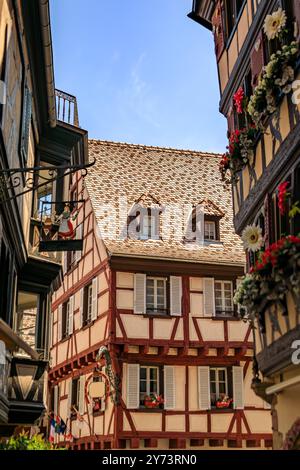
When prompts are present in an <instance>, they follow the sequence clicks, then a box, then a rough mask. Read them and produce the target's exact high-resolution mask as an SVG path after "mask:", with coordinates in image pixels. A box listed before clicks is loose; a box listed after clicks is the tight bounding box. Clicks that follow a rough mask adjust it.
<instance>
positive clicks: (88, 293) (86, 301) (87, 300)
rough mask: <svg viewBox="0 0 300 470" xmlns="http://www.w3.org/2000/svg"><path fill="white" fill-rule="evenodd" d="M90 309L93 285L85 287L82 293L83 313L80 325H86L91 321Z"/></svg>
mask: <svg viewBox="0 0 300 470" xmlns="http://www.w3.org/2000/svg"><path fill="white" fill-rule="evenodd" d="M92 307H93V284H92V283H91V284H89V285H88V286H85V288H84V292H83V312H82V325H83V326H84V325H87V324H88V323H90V322H91V320H92Z"/></svg>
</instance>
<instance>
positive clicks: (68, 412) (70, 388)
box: [67, 379, 73, 418]
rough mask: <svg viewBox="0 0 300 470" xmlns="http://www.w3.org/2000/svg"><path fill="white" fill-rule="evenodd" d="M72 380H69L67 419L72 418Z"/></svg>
mask: <svg viewBox="0 0 300 470" xmlns="http://www.w3.org/2000/svg"><path fill="white" fill-rule="evenodd" d="M72 382H73V381H72V379H70V380H69V386H68V402H67V418H69V417H70V416H71V406H72V388H73V387H72V385H73V383H72Z"/></svg>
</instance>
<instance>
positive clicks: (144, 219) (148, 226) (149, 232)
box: [140, 209, 159, 240]
mask: <svg viewBox="0 0 300 470" xmlns="http://www.w3.org/2000/svg"><path fill="white" fill-rule="evenodd" d="M140 240H159V213H157V211H155V213H154V214H153V213H152V210H151V209H147V211H146V213H143V214H140Z"/></svg>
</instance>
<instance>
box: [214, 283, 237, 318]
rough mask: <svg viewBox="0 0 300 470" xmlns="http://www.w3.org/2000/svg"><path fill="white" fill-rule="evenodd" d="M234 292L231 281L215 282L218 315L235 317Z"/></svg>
mask: <svg viewBox="0 0 300 470" xmlns="http://www.w3.org/2000/svg"><path fill="white" fill-rule="evenodd" d="M232 291H233V289H232V282H231V281H215V306H216V315H233V311H234V309H233V292H232Z"/></svg>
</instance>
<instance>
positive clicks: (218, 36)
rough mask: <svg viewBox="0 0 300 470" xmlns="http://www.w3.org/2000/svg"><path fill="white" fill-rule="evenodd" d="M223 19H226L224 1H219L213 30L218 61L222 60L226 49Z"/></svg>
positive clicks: (213, 20)
mask: <svg viewBox="0 0 300 470" xmlns="http://www.w3.org/2000/svg"><path fill="white" fill-rule="evenodd" d="M223 18H224V6H223V1H221V0H218V2H217V4H216V8H215V12H214V14H213V17H212V28H213V33H214V39H215V53H216V56H217V60H219V59H220V57H221V55H222V53H223V51H224V47H225V37H224V36H225V35H224V26H223Z"/></svg>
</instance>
